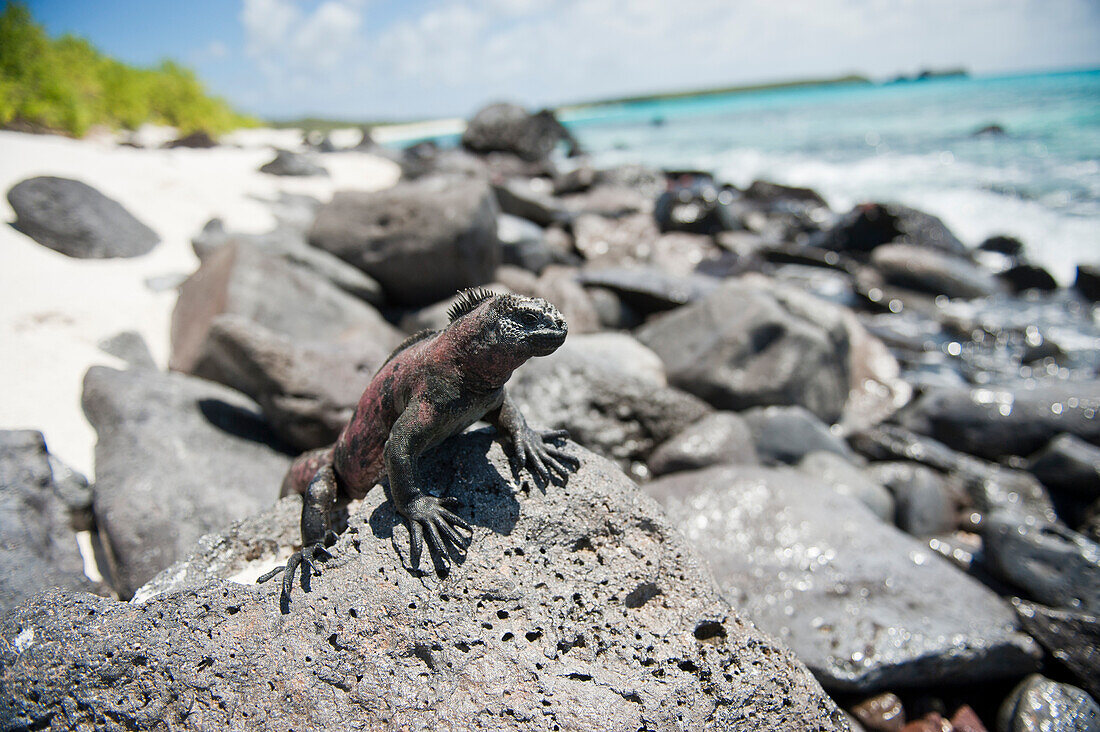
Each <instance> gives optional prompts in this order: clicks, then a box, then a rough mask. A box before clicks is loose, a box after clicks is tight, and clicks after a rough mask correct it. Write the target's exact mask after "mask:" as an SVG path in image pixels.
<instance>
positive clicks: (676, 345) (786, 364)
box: [637, 278, 850, 422]
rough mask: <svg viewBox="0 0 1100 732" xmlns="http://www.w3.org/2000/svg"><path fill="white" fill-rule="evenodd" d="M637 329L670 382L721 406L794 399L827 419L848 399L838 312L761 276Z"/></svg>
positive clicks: (845, 345)
mask: <svg viewBox="0 0 1100 732" xmlns="http://www.w3.org/2000/svg"><path fill="white" fill-rule="evenodd" d="M637 335H638V339H639V340H641V341H642V343H645V344H646V345H647V346H649V347H650V348H652V349H653V350H654V351H655V352H656V353H657V355H658V356H660V357H661V359H662V360H663V361H664V362H665V366H666V367H667V369H668V376H669V381H670V383H672V384H673V385H675V386H678V387H680V388H682V389H686V390H688V391H690V392H692V393H693V394H695V395H697V396H699V397H702V398H703V399H705V400H706V401H708V402H710V403H711V404H713V405H714V406H716V407H718V408H720V409H731V410H734V411H737V410H741V409H747V408H749V407H754V406H758V405H799V406H803V407H805V408H807V409H808V410H810V411H811V412H813V413H814V414H816V415H817V416H818V417H820V418H821V419H823V420H825V421H827V422H833V421H835V420H836V419H837V418H838V417H839V416H840V415H841V412H842V410H843V409H844V404H845V402H846V400H847V397H848V390H849V374H850V367H849V338H848V331H847V329H846V326H845V323H844V318H843V315H842V311H841V310H840V309H839V308H837V307H836V306H833V305H829V304H828V303H825V302H823V301H820V300H817V299H816V298H813V297H810V296H807V295H804V294H802V293H799V292H796V291H793V290H788V289H785V288H781V287H775V286H773V285H771V284H770V283H768V282H767V281H764V280H760V279H755V278H753V279H748V278H746V279H742V280H732V281H729V282H727V283H725V284H723V285H722V286H721V287H720V288H719V289H717V290H716V291H714V292H713V293H711V294H710V295H708V296H707V297H705V298H703V299H702V300H700V301H698V302H695V303H692V304H690V305H685V306H684V307H681V308H677V309H676V310H673V311H672V312H669V313H666V314H664V315H660V316H658V317H656V318H654V319H653V320H651V321H650V322H649V323H647V324H646V325H644V326H642V328H640V329H639V330H638V333H637Z"/></svg>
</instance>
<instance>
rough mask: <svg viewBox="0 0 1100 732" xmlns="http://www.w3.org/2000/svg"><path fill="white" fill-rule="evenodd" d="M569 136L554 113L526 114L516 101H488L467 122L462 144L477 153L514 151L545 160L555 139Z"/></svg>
mask: <svg viewBox="0 0 1100 732" xmlns="http://www.w3.org/2000/svg"><path fill="white" fill-rule="evenodd" d="M571 139H572V136H571V135H570V134H569V131H568V130H567V129H566V128H565V127H564V126H563V125H562V124H561V123H560V122H558V120H557V118H555V117H554V113H553V112H550V111H542V112H538V113H536V114H528V113H527V110H525V109H524V108H523V107H520V106H518V105H515V104H491V105H489V106H487V107H485V108H483V109H481V110H480V111H479V112H478V113H477V114H476V115H474V118H473V119H471V120H470V121H469V123H468V124H467V125H466V131H465V132H463V133H462V146H463V147H464V148H466V149H467V150H470V151H472V152H477V153H488V152H508V153H513V154H515V155H517V156H519V157H520V158H522V159H523V160H527V161H532V162H534V161H540V160H545V159H546V158H547V157H548V156H549V155H550V153H551V152H552V151H553V150H554V148H555V147H556V146H557V144H558V142H560V141H563V140H565V141H569V140H571Z"/></svg>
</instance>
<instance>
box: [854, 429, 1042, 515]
mask: <svg viewBox="0 0 1100 732" xmlns="http://www.w3.org/2000/svg"><path fill="white" fill-rule="evenodd" d="M850 441H851V443H852V445H853V446H854V447H855V448H856V450H857V451H859V452H860V453H861V454H863V455H865V456H867V457H869V458H871V459H872V460H895V459H898V460H912V461H915V462H919V463H922V464H924V465H927V466H929V467H932V468H935V469H936V470H938V471H940V472H942V473H947V474H948V475H949V479H950V480H951V481H952V482H954V483H957V484H958V485H959V486H960V488H961V489H962V490H963V491H964V492H965V494H966V496H967V499H968V503H969V504H970V506H971V508H972V509H973V512H974V513H976V514H977V516H976V518H977V519H978V520H979V521H980V518H981V516H982V515H985V514H989V513H993V512H995V511H1008V512H1011V513H1013V514H1019V515H1022V516H1025V517H1030V518H1031V519H1033V520H1034V521H1037V522H1048V521H1050V522H1053V521H1057V520H1058V516H1057V514H1056V513H1055V511H1054V505H1053V503H1052V501H1051V498H1050V495H1049V493H1048V492H1047V490H1046V489H1045V488H1044V487H1043V485H1042V484H1041V483H1040V482H1039V481H1038V480H1037V479H1036V478H1035V476H1033V475H1031V474H1030V473H1027V472H1024V471H1022V470H1014V469H1011V468H1006V467H1004V466H1002V465H998V464H996V463H989V462H986V461H984V460H979V459H978V458H976V457H973V456H971V455H967V454H965V453H961V452H957V451H955V450H952V449H951V448H949V447H947V446H946V445H944V444H943V443H941V442H937V441H936V440H933V439H931V438H929V437H925V436H923V435H918V434H916V433H915V432H911V431H909V430H907V429H905V428H903V427H898V426H896V425H890V424H883V425H879V426H878V427H875V428H873V429H869V430H865V431H864V432H861V433H859V434H857V435H853V436H852V438H851V440H850Z"/></svg>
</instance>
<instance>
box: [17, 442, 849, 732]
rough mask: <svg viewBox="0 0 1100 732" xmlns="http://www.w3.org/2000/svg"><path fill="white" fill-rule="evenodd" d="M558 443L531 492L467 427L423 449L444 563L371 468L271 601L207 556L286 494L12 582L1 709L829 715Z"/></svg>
mask: <svg viewBox="0 0 1100 732" xmlns="http://www.w3.org/2000/svg"><path fill="white" fill-rule="evenodd" d="M570 451H572V452H573V453H574V454H576V455H577V456H578V457H579V458H580V459H581V463H582V464H581V467H580V469H579V470H578V471H577V472H576V473H574V474H573V475H571V476H570V478H569V482H568V484H567V485H565V486H550V487H549V488H548V489H547V491H546V492H545V493H544V492H542V491H539V490H537V489H536V490H530V491H523V490H522V489H521V488H520V487H519V486H517V484H516V483H515V482H514V481H512V480H510V479H508V478H506V477H505V476H508V475H509V473H510V469H509V466H508V461H507V458H506V456H505V455H504V453H503V451H502V450H501V449H500V447H499V446H496V445H492V446H491V442H490V436H489V435H488V434H487V433H480V434H477V433H474V434H467V435H464V436H462V437H459V438H457V439H454V440H451V441H449V442H447V443H445V444H444V445H443V446H441V447H440V448H439V449H438V450H436V451H435V452H434V453H432V454H430V455H429V456H426V459H425V460H424V461H423V462H422V463H421V468H422V475H423V476H424V478H425V480H426V482H427V484H428V485H430V486H431V487H432V489H433V490H436V491H439V492H440V493H441V494H444V495H450V496H454V497H456V498H458V499H459V500H460V501H461V503H462V504H463V507H462V508H461V509H459V511H460V513H461V515H462V516H463V517H464V518H466V519H467V520H468V521H470V522H471V524H472V525H473V526H474V535H473V542H472V544H471V546H470V549H469V552H468V553H467V555H466V556H465V558H464V559H462V560H459V561H458V562H457V563H456V564H455V565H454V567H453V569H452V570H451V572H450V573H449V574H448V575H447V576H446V577H445V578H443V579H439V578H437V577H436V576H435V575H433V574H430V573H416V572H412V571H410V570H409V568H408V567H407V566H406V565H405V562H406V561H407V560H406V555H405V548H406V547H407V546H408V543H407V541H408V534H407V532H406V531H405V528H404V525H403V524H400V523H398V521H397V516H396V515H395V514H394V512H393V510H392V505H391V504H390V503H389V502H388V501H387V500H386V497H385V494H384V493H383V491H381V490H377V489H376V490H374V491H372V492H371V493H369V494H368V495H367V497H366V498H365V499H364V500H363V501H362V502H361V503H360V504H357V505H355V504H353V506H352V515H351V519H350V521H349V528H348V530H347V531H346V532H345V533H344V534H343V535H342V536H341V538H340V539H339V540H338V542H337V543H336V544H335V546H333V548H332V551H333V554H334V558H333V559H332V560H329V561H328V562H327V563H325V565H324V570H323V573H322V574H321V576H320V577H316V578H314V579H313V582H312V587H311V589H312V591H311V592H302V591H301V590H299V589H297V588H296V589H295V593H294V595H293V600H292V601H291V603H290V604H289V608H288V609H289V613H288V614H286V615H283V614H281V613H280V607H279V605H280V603H279V597H278V595H279V589H278V587H276V586H273V585H259V586H257V585H242V584H236V583H234V582H231V581H227V580H226V579H225V578H226V577H227V576H230V575H232V574H236V573H239V572H241V570H242V569H245V570H255V571H256V573H258V571H261V570H259V568H258V567H257V566H256V563H253V565H252V566H246V563H247V561H248V559H250V558H251V559H257V558H262V557H266V558H267V559H268V561H270V560H271V559H272V555H273V554H274V552H275V551H276V548H278V550H279V551H280V552H283V553H285V552H287V551H289V550H290V548H291V546H292V545H293V543H294V542H295V540H296V538H297V536H298V528H297V523H298V513H299V511H300V505H301V504H300V502H299V500H298V499H297V498H296V497H295V498H288V499H285V500H284V501H282V502H281V503H280V504H279V505H278V506H277V507H275V508H273V509H270V510H269V511H268V512H267V513H265V514H261V515H260V516H258V517H256V518H254V519H250V520H249V521H246V522H244V523H243V524H241V525H240V526H239V527H237V528H236V529H234V530H231V531H230V532H228V533H226V534H223V535H221V536H220V537H211V538H210V539H208V540H205V541H204V542H203V544H202V545H200V550H199V552H198V553H197V554H195V555H193V556H192V557H191V559H190V560H189V561H188V562H187V563H185V564H181V565H177V566H176V567H173V568H172V570H171V572H170V573H166V574H165V575H163V576H162V578H160V579H159V580H158V581H159V582H160V583H161V584H160V587H161V588H162V589H166V590H167V589H169V588H174V589H170V591H167V592H165V593H164V594H160V595H157V596H155V597H151V598H149V599H146V600H145V602H144V603H142V604H123V603H115V602H110V601H106V600H99V599H97V598H93V597H91V596H89V595H79V594H70V595H66V594H54V595H48V596H44V597H42V598H40V600H39V601H38V602H35V603H31V604H27V605H24V606H23V607H22V608H21V609H20V610H19V611H17V612H15V613H12V614H9V615H7V616H6V617H5V618H4V619H3V620H0V637H3V638H4V639H5V641H6V642H4V643H0V662H2V664H3V682H4V683H3V686H2V687H0V688H2V689H3V691H2V692H0V715H2V716H3V717H4V718H5V719H9V720H13V721H14V722H15V723H16V724H20V725H24V726H32V725H33V726H37V727H38V728H39V729H49V728H50V726H51V725H52V726H53V728H54V729H61V728H66V727H70V726H71V727H78V726H79V725H80V724H88V725H94V724H103V725H106V724H108V723H111V724H122V723H123V722H124V723H125V725H126V726H127V727H129V728H130V729H134V730H153V729H163V728H164V727H165V726H166V725H170V726H171V727H172V728H173V729H194V730H198V729H215V728H216V729H240V728H267V729H280V730H284V729H291V728H293V729H349V728H356V727H362V728H367V729H378V728H392V729H403V728H404V729H494V730H552V729H562V730H582V729H605V730H624V731H626V730H629V731H630V732H633V731H634V730H638V729H651V730H662V731H668V732H672V731H673V730H682V729H711V730H719V729H722V730H745V731H749V730H757V731H759V732H764V731H765V730H768V731H770V730H791V731H792V732H793V731H794V730H843V729H847V724H846V723H845V721H844V717H843V714H842V713H841V712H840V711H839V710H838V709H837V708H836V706H835V705H834V704H833V702H832V701H831V700H830V699H829V698H828V697H827V696H826V695H825V694H824V693H823V692H822V690H821V688H820V686H818V684H817V682H816V681H815V680H814V679H813V677H812V676H811V675H810V673H809V672H808V671H807V670H806V669H805V667H804V666H802V664H801V663H799V662H798V661H797V660H796V659H795V658H794V656H793V655H792V654H791V653H790V652H789V651H787V650H785V649H783V648H782V647H780V646H779V645H777V644H776V643H775V642H774V641H772V640H771V639H769V638H768V637H767V636H765V635H764V634H763V633H761V632H760V631H759V630H757V629H756V628H755V627H753V626H752V625H750V624H748V623H746V622H744V621H742V620H741V619H740V618H739V617H738V616H737V615H736V613H735V612H734V611H733V610H732V609H731V608H730V606H729V605H728V604H726V602H725V601H724V600H723V599H722V598H721V596H720V595H719V592H718V588H717V587H716V586H715V584H714V581H713V580H712V579H711V577H710V575H709V574H708V573H707V571H706V569H705V568H704V566H703V564H702V563H701V560H700V559H699V558H698V557H697V556H696V555H695V553H694V552H693V551H692V550H691V549H690V548H689V547H688V546H687V545H686V544H685V542H684V540H683V538H682V536H681V535H680V534H679V532H677V531H676V530H675V529H674V528H672V527H671V526H670V525H669V524H668V522H667V521H666V520H665V518H664V517H663V516H662V514H661V512H660V510H659V509H658V508H657V506H656V505H655V504H654V503H653V501H652V500H650V499H649V498H647V497H646V496H644V495H643V494H641V493H640V492H639V491H638V489H637V487H636V486H635V485H634V484H633V483H632V482H631V481H630V480H629V479H628V478H626V476H624V475H623V474H622V473H621V472H620V471H619V470H618V469H617V468H616V467H615V466H614V465H613V464H611V463H609V462H608V461H606V460H603V459H601V458H598V457H596V456H594V455H592V454H590V453H587V452H584V451H583V450H579V449H577V448H570ZM246 528H248V529H251V531H249V532H248V533H246V532H245V529H246ZM226 558H229V560H230V561H229V562H226V561H223V560H225V559H226ZM245 574H246V575H248V574H249V572H247V571H246V573H245ZM172 576H175V577H178V578H179V580H178V581H176V582H173V581H172V580H171V577H172ZM251 576H253V577H254V576H255V574H251ZM15 642H18V644H19V645H18V646H16V645H14V643H15ZM17 648H18V650H16V649H17ZM116 720H121V722H119V721H116Z"/></svg>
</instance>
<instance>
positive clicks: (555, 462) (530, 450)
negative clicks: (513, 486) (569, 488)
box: [508, 427, 580, 487]
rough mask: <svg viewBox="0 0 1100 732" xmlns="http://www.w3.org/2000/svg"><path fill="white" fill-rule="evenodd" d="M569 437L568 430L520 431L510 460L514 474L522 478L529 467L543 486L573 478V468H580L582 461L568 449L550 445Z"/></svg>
mask: <svg viewBox="0 0 1100 732" xmlns="http://www.w3.org/2000/svg"><path fill="white" fill-rule="evenodd" d="M568 436H569V432H568V431H567V430H543V431H541V432H536V431H535V430H533V429H531V428H530V427H525V428H524V429H523V430H522V431H520V432H518V434H517V435H516V436H515V438H514V441H513V443H512V451H511V452H510V453H509V455H508V460H509V462H510V463H511V464H512V473H513V474H514V475H515V476H516V477H517V478H518V477H519V474H520V472H521V471H522V470H523V469H524V468H526V469H527V471H528V472H529V473H530V474H531V475H533V476H535V477H536V478H537V479H538V480H539V481H540V485H541V486H542V487H545V486H546V485H547V484H549V483H550V482H551V481H552V480H554V479H557V480H560V481H562V482H563V483H564V482H565V481H566V480H568V479H569V472H570V469H572V470H576V469H577V468H578V467H579V466H580V461H579V460H577V458H575V457H573V456H572V455H570V454H569V453H567V452H565V450H563V449H561V448H560V447H558V446H556V445H552V444H550V443H551V442H554V441H556V440H564V439H565V438H567V437H568Z"/></svg>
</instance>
